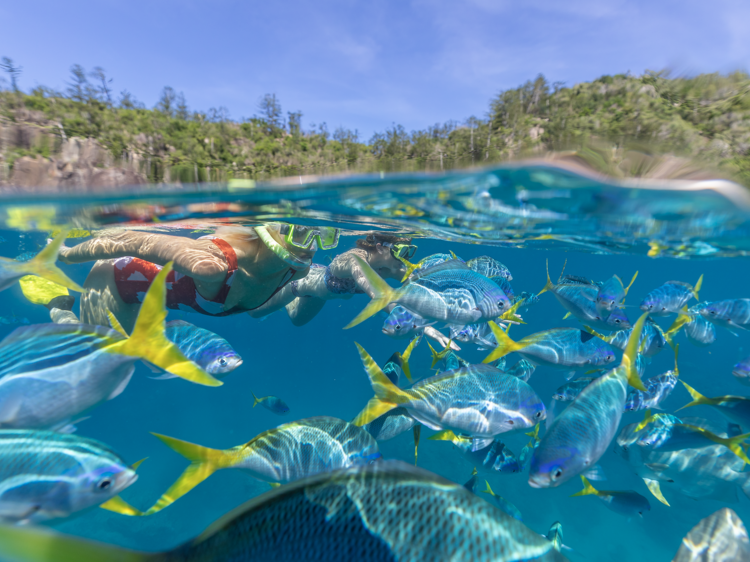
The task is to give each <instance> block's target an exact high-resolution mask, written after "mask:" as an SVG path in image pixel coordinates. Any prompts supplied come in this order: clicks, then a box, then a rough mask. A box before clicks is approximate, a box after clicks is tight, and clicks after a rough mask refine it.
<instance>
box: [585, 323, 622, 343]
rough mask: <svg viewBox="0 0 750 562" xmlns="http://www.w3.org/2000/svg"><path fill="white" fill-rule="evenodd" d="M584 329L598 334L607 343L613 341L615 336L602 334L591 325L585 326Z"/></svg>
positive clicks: (594, 334)
mask: <svg viewBox="0 0 750 562" xmlns="http://www.w3.org/2000/svg"><path fill="white" fill-rule="evenodd" d="M583 329H584V330H586V331H587V332H588V333H589V334H591V335H592V336H596V337H597V338H599V339H600V340H602V341H605V342H607V343H609V342H611V341H612V339H613V338H614V336H605V335H604V334H600V333H599V332H597V331H596V330H594V329H593V328H591V327H590V326H584V327H583Z"/></svg>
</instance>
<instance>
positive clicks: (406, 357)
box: [401, 336, 422, 382]
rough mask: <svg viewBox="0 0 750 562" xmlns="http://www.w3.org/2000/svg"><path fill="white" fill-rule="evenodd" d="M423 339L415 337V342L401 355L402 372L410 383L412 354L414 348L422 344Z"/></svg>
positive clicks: (411, 342) (410, 343) (412, 341)
mask: <svg viewBox="0 0 750 562" xmlns="http://www.w3.org/2000/svg"><path fill="white" fill-rule="evenodd" d="M421 339H422V337H421V336H417V337H415V338H414V339H413V340H411V341H410V342H409V345H408V346H406V349H405V350H404V352H403V353H402V354H401V370H402V371H403V373H404V375H405V376H406V378H407V380H408V381H409V382H412V378H411V368H410V367H409V359H410V358H411V352H412V351H414V348H415V347H416V346H417V344H418V343H419V342H420V340H421Z"/></svg>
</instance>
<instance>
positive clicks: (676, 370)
mask: <svg viewBox="0 0 750 562" xmlns="http://www.w3.org/2000/svg"><path fill="white" fill-rule="evenodd" d="M679 354H680V344H679V343H678V344H677V345H675V346H674V376H676V377H679V376H680V368H679V367H678V366H677V357H678V355H679Z"/></svg>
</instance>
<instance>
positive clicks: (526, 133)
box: [0, 58, 750, 186]
mask: <svg viewBox="0 0 750 562" xmlns="http://www.w3.org/2000/svg"><path fill="white" fill-rule="evenodd" d="M0 70H2V71H4V79H3V81H2V82H0V88H1V89H0V183H3V182H5V183H6V184H7V183H10V184H11V185H12V184H13V182H14V177H15V178H18V177H20V175H19V174H20V173H21V169H22V166H21V163H23V162H25V163H26V164H25V165H26V168H25V169H27V170H28V167H29V165H30V163H31V164H34V163H36V164H40V163H42V162H55V161H56V159H60V158H63V159H64V157H63V155H64V153H65V152H66V150H68V146H69V143H70V142H71V139H89V142H90V143H91V142H93V143H95V147H96V148H97V150H96V151H94V152H96V157H92V166H95V167H98V168H107V167H120V168H122V169H127V170H130V171H132V172H133V173H134V174H136V175H137V176H138V177H140V178H142V179H143V180H144V181H148V182H175V181H180V182H183V183H188V182H196V181H197V182H204V181H224V180H227V179H231V178H250V179H264V178H271V177H279V176H288V175H298V174H330V173H339V172H374V171H386V172H392V171H421V170H445V169H450V168H457V167H465V166H471V165H483V164H489V163H494V162H499V161H505V160H510V159H518V158H523V157H529V156H538V155H541V154H546V153H548V152H549V151H566V150H573V151H576V153H577V154H580V155H584V157H588V159H589V160H591V161H596V162H593V164H592V165H595V167H597V168H598V169H600V170H601V171H606V172H608V173H611V174H613V175H615V176H617V175H619V176H638V175H643V174H644V169H643V167H644V164H643V162H644V160H643V158H640V159H633V158H629V157H628V154H632V153H633V151H638V152H639V153H640V154H645V155H659V154H670V155H675V156H680V157H684V158H687V159H689V160H690V161H693V162H697V163H699V164H701V165H704V166H708V167H710V168H712V169H714V170H717V171H718V172H719V173H721V174H722V175H724V176H726V177H730V178H734V179H736V180H738V181H741V182H743V183H745V184H746V185H748V186H750V76H749V75H748V74H746V73H743V72H735V73H731V74H727V75H721V74H703V75H698V76H694V77H671V76H670V75H669V73H667V72H651V71H647V72H645V73H644V74H643V75H641V76H633V75H630V74H616V75H613V76H609V75H608V76H602V77H600V78H597V79H596V80H593V81H591V82H585V83H580V84H575V85H573V86H567V85H566V84H563V83H559V82H556V83H552V84H550V83H549V82H548V81H547V80H546V79H545V78H544V76H542V75H539V76H537V77H536V78H535V79H534V80H529V81H527V82H526V83H525V84H522V85H520V86H519V87H517V88H513V89H508V90H503V91H500V92H499V93H498V94H497V95H496V96H495V97H493V98H492V99H491V100H489V103H488V106H487V113H486V114H485V115H483V116H481V117H476V116H471V117H468V118H467V119H465V120H464V121H461V122H458V121H448V122H445V123H437V124H435V125H432V126H429V127H426V128H425V129H422V130H416V131H407V130H406V129H405V128H404V127H403V126H401V125H397V124H394V125H393V126H391V127H390V128H388V129H387V130H385V131H382V132H378V133H376V134H374V135H373V136H372V137H371V138H370V139H362V138H360V136H359V134H358V132H357V130H356V129H354V130H352V129H347V128H343V127H339V128H337V129H335V130H334V131H330V130H329V129H328V127H327V125H326V123H320V124H317V125H314V124H311V125H308V126H305V124H304V123H303V113H302V111H299V110H298V111H287V112H284V111H283V110H282V105H281V100H279V99H278V97H277V96H276V95H275V94H266V95H265V96H263V97H262V98H261V99H260V100H259V101H258V104H257V113H256V114H255V115H253V116H251V117H247V118H242V119H232V118H231V117H230V115H229V112H228V111H227V110H226V108H223V107H219V108H211V109H209V110H207V111H201V110H195V109H191V108H190V107H189V106H188V103H187V101H186V99H185V96H184V95H183V94H182V93H180V92H176V91H175V90H174V89H172V88H170V87H168V86H167V87H165V88H164V89H163V91H162V92H161V97H160V99H159V101H158V103H157V104H156V106H155V107H153V108H147V107H145V106H144V104H142V103H140V102H139V101H138V100H136V99H135V98H134V97H133V95H131V94H130V93H129V92H128V91H127V90H122V91H121V92H120V93H116V92H114V91H113V88H112V79H111V78H110V77H109V76H108V75H107V73H106V72H105V71H104V69H102V68H99V67H97V68H94V69H93V70H90V71H86V70H85V69H84V68H82V67H81V66H79V65H74V66H73V67H72V68H71V74H70V78H69V80H68V82H67V88H66V90H65V91H55V90H53V89H50V88H47V87H44V86H39V87H35V88H33V89H31V90H29V91H24V90H23V88H22V87H21V78H22V69H21V68H20V67H19V66H17V65H16V64H15V63H14V62H13V61H12V60H10V59H8V58H3V59H2V62H0ZM68 152H69V150H68ZM79 152H80V151H79ZM59 167H60V166H59V165H58V168H59ZM14 173H15V176H14ZM132 177H136V176H132Z"/></svg>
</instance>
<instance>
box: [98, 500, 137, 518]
mask: <svg viewBox="0 0 750 562" xmlns="http://www.w3.org/2000/svg"><path fill="white" fill-rule="evenodd" d="M99 507H101V508H102V509H106V510H107V511H113V512H114V513H119V514H120V515H131V516H134V517H139V516H141V515H143V512H142V511H141V510H140V509H137V508H135V507H133V506H132V505H130V504H129V503H128V502H126V501H125V500H124V499H122V498H121V497H120V496H115V497H114V498H111V499H109V500H107V501H106V502H104V503H102V504H99Z"/></svg>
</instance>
